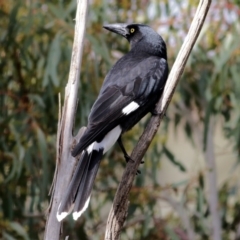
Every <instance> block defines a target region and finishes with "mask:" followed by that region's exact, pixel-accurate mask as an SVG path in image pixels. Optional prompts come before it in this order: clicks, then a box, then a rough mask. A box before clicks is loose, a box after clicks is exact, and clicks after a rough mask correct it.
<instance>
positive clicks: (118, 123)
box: [57, 24, 168, 220]
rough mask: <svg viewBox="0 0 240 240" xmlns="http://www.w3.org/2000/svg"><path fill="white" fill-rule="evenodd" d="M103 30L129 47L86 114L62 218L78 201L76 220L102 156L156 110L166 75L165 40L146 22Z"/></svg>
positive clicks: (107, 26)
mask: <svg viewBox="0 0 240 240" xmlns="http://www.w3.org/2000/svg"><path fill="white" fill-rule="evenodd" d="M104 28H106V29H108V30H110V31H112V32H115V33H118V34H120V35H122V36H123V37H125V38H127V40H128V41H129V42H130V45H131V49H130V51H129V52H128V53H127V54H126V55H125V56H123V57H122V58H121V59H119V60H118V61H117V62H116V64H115V65H114V66H113V68H112V69H111V70H110V71H109V73H108V74H107V76H106V78H105V80H104V83H103V85H102V88H101V90H100V93H99V96H98V98H97V100H96V101H95V103H94V105H93V107H92V109H91V112H90V114H89V118H88V125H87V129H86V131H85V133H84V135H83V136H82V138H81V139H80V141H79V143H78V144H77V145H76V147H75V148H74V149H73V151H72V155H73V156H74V157H75V156H77V155H78V154H80V153H81V152H82V155H81V158H80V160H79V163H78V166H77V170H76V171H75V173H74V176H73V178H72V181H71V183H70V185H69V188H68V191H67V193H66V196H65V198H64V199H63V201H62V202H61V204H60V206H59V209H58V215H57V217H58V220H62V218H64V217H65V216H66V215H67V214H68V212H69V209H70V206H71V205H72V204H74V214H75V215H74V218H75V219H77V218H78V217H79V216H80V215H81V214H82V212H83V211H84V210H85V209H86V207H87V205H88V202H89V199H90V194H91V190H92V186H93V181H94V179H95V176H96V173H97V170H98V167H99V163H100V160H101V157H102V155H103V154H104V153H105V152H106V151H108V149H109V148H110V147H111V146H112V145H113V144H114V143H115V142H116V141H117V139H118V138H119V137H120V136H121V134H122V133H124V132H125V131H127V130H129V129H131V128H132V127H133V126H134V125H135V124H136V123H137V122H138V121H139V120H140V119H141V118H142V117H144V116H145V115H146V114H147V113H148V112H151V111H153V110H154V107H155V104H156V102H157V101H158V99H159V98H160V97H161V94H162V92H163V88H164V86H165V83H166V80H167V75H168V64H167V49H166V45H165V42H164V41H163V39H162V38H161V37H160V35H158V34H157V33H156V32H155V31H154V30H152V29H151V28H150V27H149V26H146V25H143V24H129V25H127V24H111V25H106V26H104Z"/></svg>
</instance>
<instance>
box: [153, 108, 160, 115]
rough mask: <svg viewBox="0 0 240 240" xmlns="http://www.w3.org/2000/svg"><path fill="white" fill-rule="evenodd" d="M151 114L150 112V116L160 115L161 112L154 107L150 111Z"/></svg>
mask: <svg viewBox="0 0 240 240" xmlns="http://www.w3.org/2000/svg"><path fill="white" fill-rule="evenodd" d="M151 114H152V116H160V115H161V114H162V112H158V111H157V110H155V109H154V110H152V111H151Z"/></svg>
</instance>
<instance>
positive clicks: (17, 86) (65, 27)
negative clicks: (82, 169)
mask: <svg viewBox="0 0 240 240" xmlns="http://www.w3.org/2000/svg"><path fill="white" fill-rule="evenodd" d="M197 4H198V1H192V0H184V1H182V0H170V1H164V0H162V1H160V0H149V1H146V0H131V1H129V0H121V1H115V0H112V1H106V0H102V1H100V0H91V1H90V7H89V17H88V25H87V32H86V41H85V47H84V56H83V61H82V72H81V84H80V88H79V107H78V112H77V116H76V129H75V130H74V131H75V132H76V131H77V129H78V127H80V126H82V125H86V123H87V116H88V113H89V111H90V108H91V106H92V103H93V101H94V100H95V98H96V96H97V94H98V91H99V89H100V87H101V84H102V81H103V79H104V76H105V75H106V73H107V71H108V70H109V69H110V67H111V66H112V64H113V63H114V62H115V61H116V60H117V59H118V58H120V57H121V56H122V55H123V54H124V53H125V52H127V51H128V49H129V46H128V43H127V41H126V40H125V39H122V38H121V37H119V36H117V35H114V34H112V33H108V32H106V31H105V30H103V29H102V25H103V24H104V23H115V22H141V23H146V24H149V25H151V26H152V27H153V28H154V29H155V30H156V31H158V32H159V34H161V35H162V36H163V38H164V39H165V41H166V43H167V46H168V58H169V65H170V67H171V66H172V64H173V62H174V59H175V58H176V55H177V53H178V51H179V49H180V47H181V45H182V42H183V40H184V38H185V36H186V33H187V31H188V29H189V26H190V23H191V20H192V18H193V16H194V13H195V11H196V7H197ZM239 4H240V2H239V1H238V0H230V1H223V0H220V1H217V0H214V1H213V2H212V5H211V9H210V11H209V15H208V17H207V19H206V23H205V25H204V27H203V30H202V32H201V36H200V38H199V39H198V42H197V44H196V46H195V47H194V49H193V52H192V54H191V56H190V59H189V61H188V64H187V66H186V69H185V72H184V75H183V77H182V79H181V81H180V84H179V86H178V88H177V91H176V93H175V95H174V97H173V100H172V102H171V104H170V107H169V108H168V110H167V114H166V118H165V119H164V121H163V123H162V125H161V127H160V129H159V133H158V135H157V136H156V137H155V139H154V141H153V143H152V144H151V147H150V149H149V150H148V152H147V154H146V156H145V159H144V161H145V163H144V165H142V166H141V168H140V170H141V172H142V173H141V174H140V175H138V176H136V180H135V184H134V186H133V189H132V191H131V194H130V206H129V214H128V218H127V221H126V224H125V227H124V230H123V233H122V239H163V240H164V239H174V240H180V239H183V240H184V239H190V238H189V236H194V239H212V216H211V214H210V212H209V205H208V197H209V195H210V194H211V192H209V191H208V189H209V188H208V186H209V182H208V181H207V178H206V173H207V172H208V171H211V169H208V168H207V167H206V161H205V160H206V158H207V156H206V148H207V144H209V142H208V141H207V133H208V132H209V131H210V132H213V140H212V142H211V143H210V144H211V146H213V147H214V149H213V150H214V159H215V161H216V170H217V177H218V178H217V188H218V189H217V190H218V194H219V198H218V206H217V207H218V211H219V214H220V218H221V227H222V232H221V235H222V239H226V240H228V239H235V240H237V239H240V191H239V187H240V174H239V170H240V169H239V155H240V78H239V76H240V40H239V32H240V22H239V15H240V8H239ZM75 10H76V0H67V1H63V0H53V1H45V0H18V1H14V0H8V1H4V0H0V17H1V21H0V30H1V31H0V73H1V80H0V108H1V110H0V113H1V114H0V131H1V134H0V239H6V240H13V239H31V240H35V239H43V233H44V228H45V213H46V209H47V206H48V201H49V196H48V191H49V188H50V185H51V181H52V178H53V173H54V167H55V152H56V151H55V141H56V131H57V121H58V119H57V117H58V93H59V92H60V93H61V99H62V101H63V97H64V88H65V85H66V83H67V79H68V71H69V64H70V60H71V48H72V41H73V36H74V18H75ZM147 119H148V117H147V118H145V119H143V120H142V121H141V122H140V124H138V125H137V126H136V127H134V128H133V130H131V131H130V132H129V133H127V134H125V136H124V142H125V144H126V145H127V149H128V151H129V152H130V151H131V149H133V147H134V145H135V144H136V142H137V140H138V138H139V136H140V134H141V132H142V131H143V128H144V126H145V125H146V122H147ZM211 123H212V124H211ZM124 167H125V161H124V158H123V156H122V154H121V152H120V151H119V148H118V147H117V146H116V147H114V149H113V150H112V151H111V152H110V153H109V154H107V156H106V157H105V158H104V160H103V161H102V163H101V169H100V171H99V173H98V176H97V180H96V184H95V188H94V192H93V195H92V201H91V204H90V207H89V210H88V211H87V212H86V213H85V214H84V216H83V217H82V218H81V220H80V221H78V222H77V223H74V222H73V220H72V219H71V217H69V219H68V220H67V221H66V222H65V224H64V232H65V233H66V234H68V235H70V239H83V240H84V239H103V236H104V231H105V224H106V220H107V215H108V212H109V209H110V206H111V203H112V200H113V197H114V194H115V191H116V188H117V185H118V183H119V181H120V180H121V175H122V172H123V170H124Z"/></svg>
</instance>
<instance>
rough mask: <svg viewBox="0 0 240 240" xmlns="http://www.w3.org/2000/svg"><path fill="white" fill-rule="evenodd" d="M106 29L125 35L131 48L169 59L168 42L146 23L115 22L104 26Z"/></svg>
mask: <svg viewBox="0 0 240 240" xmlns="http://www.w3.org/2000/svg"><path fill="white" fill-rule="evenodd" d="M103 27H104V28H105V29H107V30H109V31H111V32H114V33H117V34H119V35H121V36H123V37H125V38H126V39H127V40H128V41H129V42H130V45H131V49H134V50H136V51H144V52H147V53H149V54H150V55H157V56H160V57H162V58H165V59H167V50H166V44H165V42H164V41H163V39H162V37H161V36H160V35H159V34H158V33H156V32H155V31H154V30H153V29H152V28H150V27H149V26H147V25H144V24H137V23H133V24H125V23H115V24H107V25H104V26H103Z"/></svg>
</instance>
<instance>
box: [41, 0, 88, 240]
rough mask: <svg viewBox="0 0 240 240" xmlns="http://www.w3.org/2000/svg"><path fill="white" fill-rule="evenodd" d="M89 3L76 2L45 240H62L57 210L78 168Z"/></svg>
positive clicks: (83, 0)
mask: <svg viewBox="0 0 240 240" xmlns="http://www.w3.org/2000/svg"><path fill="white" fill-rule="evenodd" d="M87 9H88V1H87V0H79V1H78V3H77V12H76V25H75V36H74V42H73V50H72V59H71V65H70V72H69V78H68V83H67V86H66V88H65V100H64V106H63V111H62V115H61V116H60V119H59V127H58V132H57V149H56V150H57V155H56V171H55V177H54V179H53V189H52V196H51V201H50V205H49V208H48V213H49V216H48V219H47V223H46V229H45V236H44V239H45V240H58V239H60V234H61V233H60V230H61V223H59V222H58V221H57V218H56V213H57V208H58V205H59V203H60V200H61V198H62V195H63V194H64V189H66V188H67V186H68V184H69V182H70V179H71V176H72V172H73V169H74V166H75V158H73V157H72V156H71V144H72V142H73V141H74V140H76V141H77V140H78V139H79V138H80V136H81V135H82V133H83V131H84V129H83V128H82V129H80V132H79V134H78V136H77V137H76V138H73V136H72V130H73V123H74V118H75V109H76V105H77V96H78V87H79V76H80V69H81V59H82V52H83V41H84V34H85V26H86V19H87Z"/></svg>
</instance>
